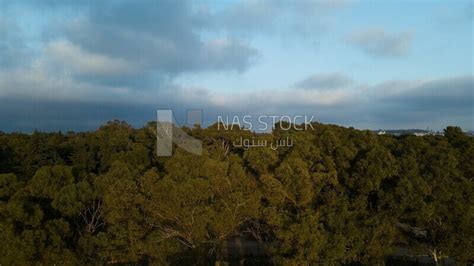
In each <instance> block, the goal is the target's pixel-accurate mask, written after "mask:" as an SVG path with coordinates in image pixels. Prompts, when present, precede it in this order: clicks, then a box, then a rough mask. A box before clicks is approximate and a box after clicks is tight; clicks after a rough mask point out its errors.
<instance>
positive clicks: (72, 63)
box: [0, 0, 474, 131]
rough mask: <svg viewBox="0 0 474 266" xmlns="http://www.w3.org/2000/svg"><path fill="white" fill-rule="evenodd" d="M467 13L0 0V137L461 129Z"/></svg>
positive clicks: (394, 5)
mask: <svg viewBox="0 0 474 266" xmlns="http://www.w3.org/2000/svg"><path fill="white" fill-rule="evenodd" d="M473 41H474V40H473V6H472V1H427V0H418V1H344V0H334V1H329V0H328V1H298V0H296V1H289V0H286V1H256V0H248V1H223V0H221V1H55V0H50V1H41V2H40V1H5V0H0V130H4V131H16V130H20V131H31V130H33V129H40V130H92V129H95V128H96V127H98V126H99V125H100V124H103V123H104V122H106V121H108V120H111V119H115V118H117V119H123V120H127V121H128V122H129V123H131V124H133V125H134V126H142V125H143V124H144V123H146V122H147V121H150V120H153V118H154V114H155V110H156V109H168V108H171V109H173V110H175V112H176V113H177V115H178V117H179V116H180V114H181V116H182V114H183V113H184V112H185V110H186V109H187V108H199V109H203V111H204V116H205V121H207V122H212V121H216V118H217V115H254V116H255V115H314V116H315V117H317V118H318V120H320V121H322V122H325V123H334V124H341V125H345V126H354V127H356V128H372V129H378V128H427V127H430V128H433V129H442V128H444V127H446V126H448V125H458V126H461V127H462V128H463V129H465V130H472V129H474V125H473V112H474V107H473V104H474V96H473V91H474V88H473V59H474V55H473Z"/></svg>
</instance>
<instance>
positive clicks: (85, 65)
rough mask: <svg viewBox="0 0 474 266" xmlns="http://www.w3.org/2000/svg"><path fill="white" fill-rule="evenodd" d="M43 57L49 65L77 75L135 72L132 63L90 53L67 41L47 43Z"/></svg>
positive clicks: (109, 74)
mask: <svg viewBox="0 0 474 266" xmlns="http://www.w3.org/2000/svg"><path fill="white" fill-rule="evenodd" d="M43 56H44V59H45V60H49V61H50V62H49V63H50V64H52V65H56V66H57V67H59V68H61V69H66V70H68V71H71V72H73V73H76V74H79V75H97V76H111V75H123V74H127V73H130V72H134V71H136V70H135V66H134V65H133V63H132V62H128V61H126V60H124V59H122V58H112V57H108V56H105V55H101V54H94V53H90V52H88V51H85V50H84V49H82V48H81V47H78V46H77V45H75V44H73V43H71V42H70V41H67V40H58V41H52V42H50V43H48V44H47V45H46V47H45V52H44V55H43Z"/></svg>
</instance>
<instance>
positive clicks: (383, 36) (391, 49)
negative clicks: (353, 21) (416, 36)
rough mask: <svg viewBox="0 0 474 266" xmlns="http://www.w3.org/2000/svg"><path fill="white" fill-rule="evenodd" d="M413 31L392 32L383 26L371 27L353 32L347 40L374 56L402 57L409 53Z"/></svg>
mask: <svg viewBox="0 0 474 266" xmlns="http://www.w3.org/2000/svg"><path fill="white" fill-rule="evenodd" d="M412 40H413V33H411V32H400V33H390V32H387V31H385V30H384V29H383V28H370V29H365V30H358V31H355V32H352V33H351V34H349V35H347V36H346V37H345V41H346V42H347V43H348V44H350V45H352V46H354V47H356V48H358V49H360V50H362V51H363V52H365V53H367V54H369V55H371V56H374V57H400V56H405V55H407V54H409V52H410V50H411V46H412Z"/></svg>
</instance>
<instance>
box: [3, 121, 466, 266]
mask: <svg viewBox="0 0 474 266" xmlns="http://www.w3.org/2000/svg"><path fill="white" fill-rule="evenodd" d="M313 127H314V130H313V129H310V130H304V131H296V130H279V129H278V128H277V129H276V130H274V131H273V132H272V133H268V134H257V133H252V132H249V131H245V130H238V129H236V130H228V131H219V130H217V126H216V125H213V126H210V127H208V128H200V127H196V128H183V129H184V130H185V131H186V132H187V133H188V134H189V135H191V136H193V137H194V138H197V139H200V140H202V143H203V154H202V156H198V155H193V154H190V153H187V152H186V151H184V150H182V149H180V148H179V147H175V148H174V154H173V156H171V157H159V156H157V155H156V154H157V153H156V123H155V122H150V123H148V124H147V125H146V126H144V127H143V128H140V129H135V128H133V127H131V126H130V125H128V124H127V123H125V122H122V121H111V122H109V123H107V124H106V125H104V126H102V127H100V128H99V129H97V130H96V131H93V132H79V133H74V132H68V133H61V132H57V133H43V132H33V133H32V134H21V133H8V134H6V133H0V243H2V248H1V249H0V264H1V265H27V264H46V265H52V264H59V265H77V264H90V263H97V262H101V263H122V264H124V263H130V264H147V263H154V264H175V265H181V264H210V263H215V262H217V261H231V260H234V259H236V260H239V261H241V262H244V263H246V264H252V263H255V264H257V263H260V264H261V263H270V264H277V265H281V264H302V263H310V264H317V263H324V264H350V263H363V264H367V263H370V264H373V263H379V262H382V261H384V260H385V259H386V258H387V256H390V255H392V254H395V253H396V252H398V251H399V250H400V249H403V250H406V253H407V255H417V254H418V255H420V254H427V255H429V256H431V257H432V258H433V260H435V261H437V262H439V261H442V260H443V259H445V258H448V257H449V258H450V259H454V260H456V261H458V262H468V261H470V262H472V261H473V260H474V252H473V251H474V164H473V163H472V162H473V161H474V160H473V159H474V138H472V137H469V136H467V135H465V134H464V133H463V132H462V131H461V129H460V128H458V127H448V128H446V129H445V131H444V136H424V137H416V136H413V135H404V136H397V137H395V136H388V135H382V136H379V135H377V134H374V133H373V132H371V131H361V130H356V129H353V128H344V127H339V126H333V125H323V124H319V123H314V124H313ZM242 136H244V137H255V138H264V139H266V140H268V141H272V140H275V139H279V138H282V137H290V138H292V140H293V142H294V145H293V146H291V147H283V148H281V149H278V150H273V149H270V148H268V147H259V148H255V149H244V148H242V147H240V148H239V147H234V146H232V142H233V141H234V140H235V139H236V138H238V137H242ZM236 246H237V247H236ZM236 250H237V251H236Z"/></svg>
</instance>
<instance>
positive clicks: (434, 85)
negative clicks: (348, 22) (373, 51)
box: [358, 76, 474, 129]
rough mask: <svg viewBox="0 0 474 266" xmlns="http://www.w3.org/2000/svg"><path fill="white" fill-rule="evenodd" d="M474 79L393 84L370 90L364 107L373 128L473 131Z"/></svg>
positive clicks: (455, 78)
mask: <svg viewBox="0 0 474 266" xmlns="http://www.w3.org/2000/svg"><path fill="white" fill-rule="evenodd" d="M473 93H474V77H473V76H459V77H453V78H445V79H436V80H430V81H412V82H410V81H392V82H385V83H382V84H379V85H376V86H373V87H371V88H370V89H369V91H367V96H366V98H365V100H364V104H363V108H361V109H360V110H359V111H358V113H361V114H362V113H365V114H366V116H367V121H366V123H367V124H370V125H371V126H372V127H377V125H378V126H379V127H383V126H384V127H386V128H388V127H392V128H393V127H394V126H396V125H398V127H405V128H407V127H418V128H420V127H421V128H426V127H431V128H437V129H441V128H444V127H446V126H448V125H452V124H456V125H459V126H462V127H463V128H465V129H473V128H474V124H473V120H472V119H473V117H474V94H473Z"/></svg>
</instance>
